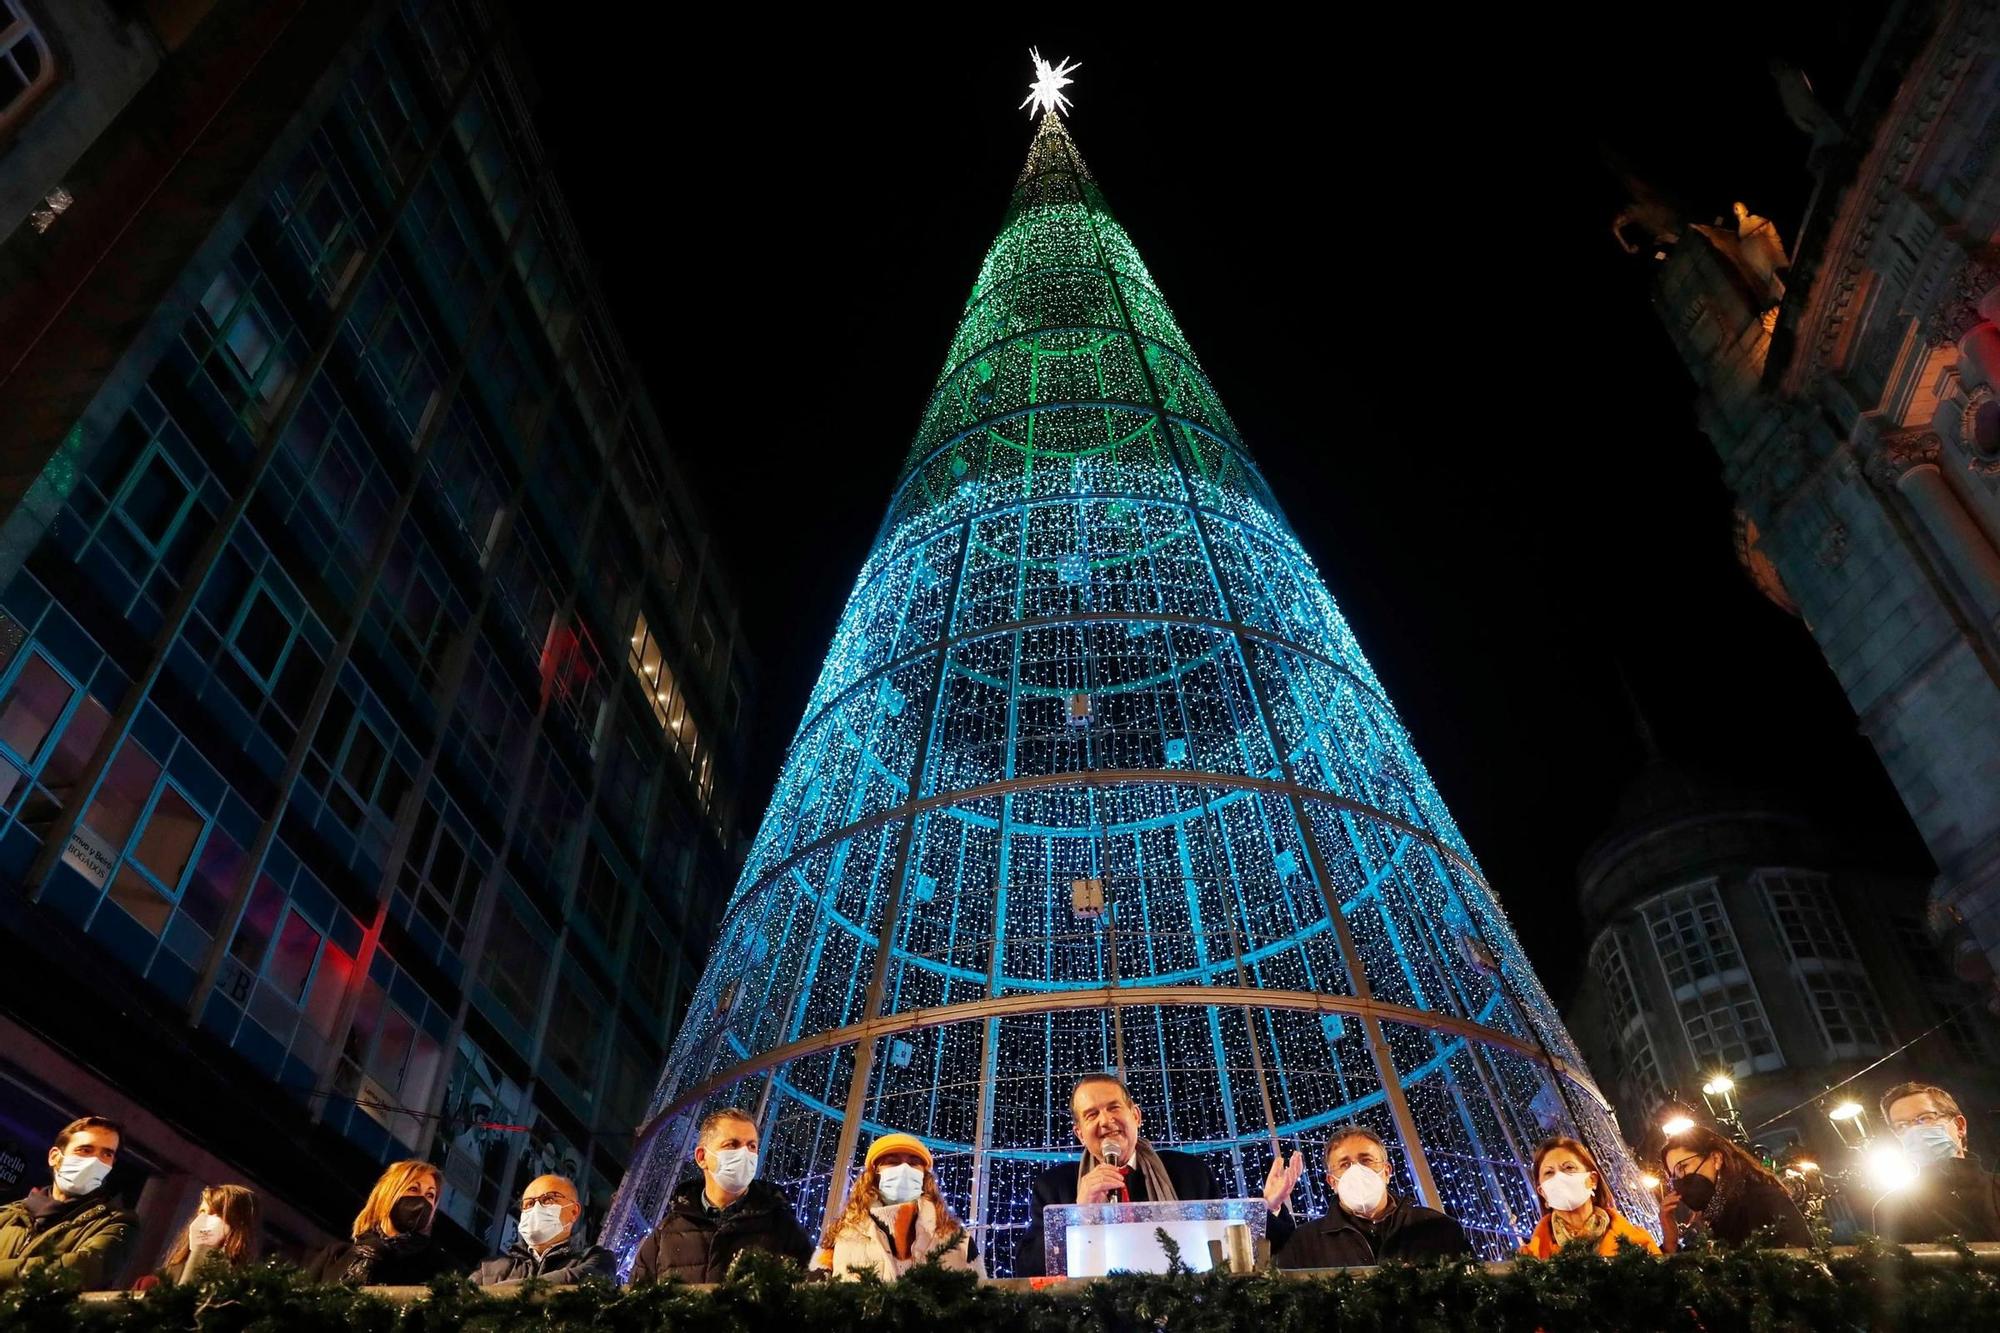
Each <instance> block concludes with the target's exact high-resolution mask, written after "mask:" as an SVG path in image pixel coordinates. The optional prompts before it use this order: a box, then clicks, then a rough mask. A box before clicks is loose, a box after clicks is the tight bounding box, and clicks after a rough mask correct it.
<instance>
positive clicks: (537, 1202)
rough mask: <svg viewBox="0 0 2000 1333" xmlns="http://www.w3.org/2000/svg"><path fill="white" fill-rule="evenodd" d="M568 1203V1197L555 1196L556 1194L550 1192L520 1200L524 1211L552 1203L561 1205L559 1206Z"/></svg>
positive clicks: (565, 1195) (562, 1195) (563, 1195)
mask: <svg viewBox="0 0 2000 1333" xmlns="http://www.w3.org/2000/svg"><path fill="white" fill-rule="evenodd" d="M568 1202H569V1195H567V1194H557V1193H556V1192H554V1191H553V1190H551V1191H550V1192H549V1193H547V1194H537V1195H536V1196H535V1197H534V1198H532V1199H523V1200H521V1207H522V1209H523V1210H524V1211H525V1210H526V1209H529V1208H539V1207H541V1206H542V1205H543V1204H545V1203H553V1204H557V1205H561V1204H566V1203H568Z"/></svg>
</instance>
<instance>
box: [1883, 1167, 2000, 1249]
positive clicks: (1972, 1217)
mask: <svg viewBox="0 0 2000 1333" xmlns="http://www.w3.org/2000/svg"><path fill="white" fill-rule="evenodd" d="M1874 1226H1875V1234H1876V1235H1878V1236H1880V1237H1881V1238H1882V1239H1883V1240H1886V1241H1893V1242H1894V1243H1896V1244H1898V1245H1918V1244H1922V1243H1924V1242H1926V1241H1940V1240H1943V1239H1944V1238H1945V1237H1946V1236H1957V1237H1959V1238H1960V1239H1961V1240H2000V1175H1995V1174H1993V1173H1992V1172H1990V1171H1988V1170H1987V1169H1986V1168H1985V1166H1983V1165H1982V1164H1981V1163H1980V1161H1979V1159H1978V1158H1977V1157H1972V1156H1966V1157H1947V1158H1946V1159H1945V1160H1943V1161H1942V1162H1936V1163H1933V1164H1932V1165H1929V1166H1926V1167H1925V1168H1924V1169H1923V1174H1922V1175H1921V1176H1919V1177H1918V1178H1917V1183H1916V1184H1915V1185H1914V1186H1912V1187H1911V1188H1910V1189H1908V1190H1905V1191H1903V1192H1901V1193H1898V1194H1885V1195H1883V1196H1882V1198H1881V1199H1880V1200H1878V1201H1877V1202H1876V1204H1875V1220H1874Z"/></svg>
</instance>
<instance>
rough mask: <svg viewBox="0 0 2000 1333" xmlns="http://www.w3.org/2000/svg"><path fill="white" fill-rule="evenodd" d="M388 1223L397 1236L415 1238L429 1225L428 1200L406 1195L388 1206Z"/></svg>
mask: <svg viewBox="0 0 2000 1333" xmlns="http://www.w3.org/2000/svg"><path fill="white" fill-rule="evenodd" d="M389 1221H390V1223H391V1224H392V1225H393V1226H394V1227H395V1228H396V1232H397V1234H398V1235H403V1236H416V1235H420V1234H422V1232H423V1229H424V1228H425V1227H427V1226H429V1225H430V1221H431V1203H430V1200H429V1199H424V1198H420V1197H418V1196H417V1195H415V1194H406V1195H404V1196H403V1197H402V1198H400V1199H398V1200H396V1202H395V1203H393V1204H391V1205H389Z"/></svg>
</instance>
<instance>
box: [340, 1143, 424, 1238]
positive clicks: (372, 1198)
mask: <svg viewBox="0 0 2000 1333" xmlns="http://www.w3.org/2000/svg"><path fill="white" fill-rule="evenodd" d="M426 1176H428V1177H429V1178H430V1179H431V1180H432V1181H434V1182H435V1183H436V1184H438V1185H439V1186H440V1187H442V1186H443V1184H444V1176H443V1175H442V1173H440V1172H439V1171H438V1169H437V1168H436V1167H435V1166H432V1165H431V1164H430V1163H429V1162H416V1161H406V1162H391V1163H389V1165H388V1167H387V1169H385V1170H384V1171H383V1172H382V1177H381V1179H379V1180H377V1181H376V1182H375V1188H374V1189H372V1190H369V1191H368V1202H366V1203H364V1204H362V1205H361V1211H360V1212H358V1213H356V1214H355V1215H354V1239H356V1240H360V1239H361V1238H362V1237H363V1236H365V1235H367V1234H368V1233H369V1232H371V1231H379V1232H381V1233H382V1234H383V1235H385V1236H393V1235H395V1234H396V1232H395V1228H394V1224H393V1223H391V1222H390V1221H389V1210H390V1209H391V1208H394V1207H395V1206H396V1200H398V1199H400V1198H402V1197H403V1191H404V1190H407V1189H408V1188H409V1187H410V1185H411V1183H412V1182H414V1181H417V1180H421V1179H423V1178H424V1177H426Z"/></svg>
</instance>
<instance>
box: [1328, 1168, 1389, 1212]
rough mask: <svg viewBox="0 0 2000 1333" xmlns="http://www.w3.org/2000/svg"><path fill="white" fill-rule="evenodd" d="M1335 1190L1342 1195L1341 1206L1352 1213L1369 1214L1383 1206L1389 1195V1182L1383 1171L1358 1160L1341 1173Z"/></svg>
mask: <svg viewBox="0 0 2000 1333" xmlns="http://www.w3.org/2000/svg"><path fill="white" fill-rule="evenodd" d="M1334 1192H1335V1193H1337V1194H1338V1195H1340V1206H1341V1207H1342V1208H1345V1209H1346V1210H1347V1211H1348V1212H1350V1213H1361V1214H1364V1215H1365V1214H1368V1213H1372V1212H1374V1211H1375V1210H1376V1209H1377V1208H1380V1207H1381V1206H1382V1201H1383V1200H1384V1199H1386V1198H1388V1197H1389V1182H1388V1181H1386V1180H1384V1179H1382V1173H1381V1172H1379V1171H1377V1170H1376V1169H1375V1168H1374V1167H1372V1166H1363V1165H1361V1163H1359V1162H1356V1163H1355V1164H1354V1165H1353V1166H1350V1167H1348V1168H1347V1169H1346V1170H1345V1171H1343V1172H1341V1173H1340V1179H1339V1181H1337V1182H1336V1183H1335V1185H1334Z"/></svg>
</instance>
